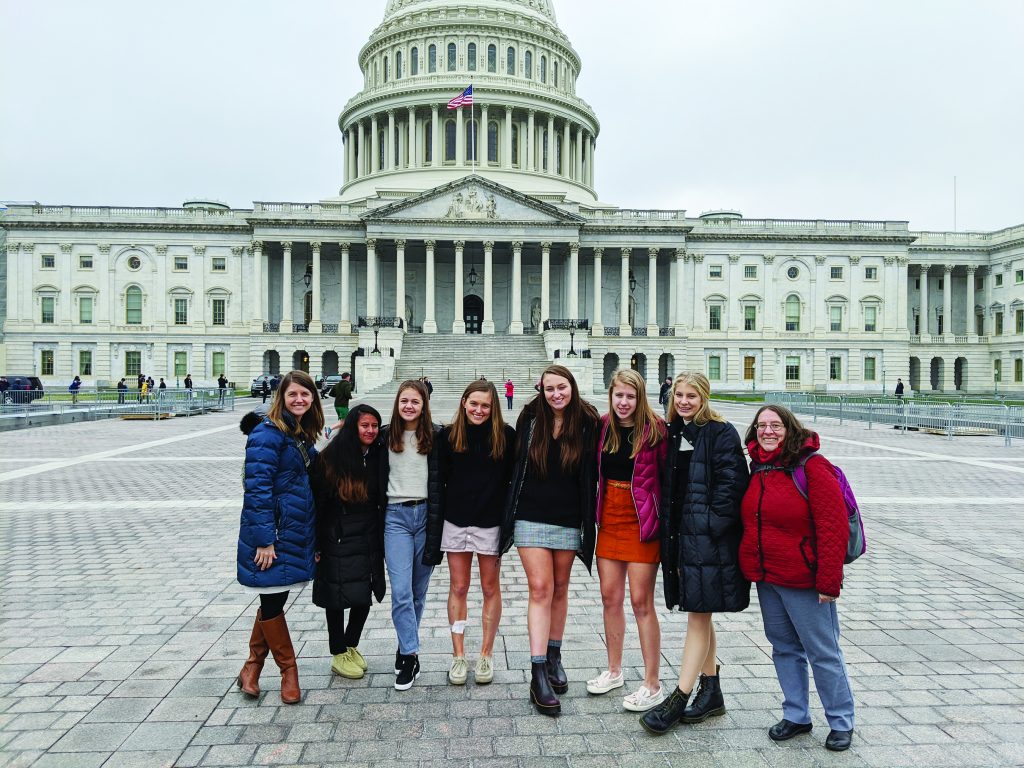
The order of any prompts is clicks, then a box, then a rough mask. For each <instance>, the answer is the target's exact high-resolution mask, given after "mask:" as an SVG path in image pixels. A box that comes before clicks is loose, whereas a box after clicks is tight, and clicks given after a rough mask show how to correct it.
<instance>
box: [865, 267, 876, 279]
mask: <svg viewBox="0 0 1024 768" xmlns="http://www.w3.org/2000/svg"><path fill="white" fill-rule="evenodd" d="M864 279H865V280H877V279H878V267H864Z"/></svg>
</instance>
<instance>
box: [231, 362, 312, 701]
mask: <svg viewBox="0 0 1024 768" xmlns="http://www.w3.org/2000/svg"><path fill="white" fill-rule="evenodd" d="M247 419H248V415H247ZM247 419H243V423H245V422H246V420H247ZM254 420H255V419H251V421H254ZM323 428H324V412H323V410H322V409H321V407H320V397H319V395H318V394H317V391H316V385H315V384H314V383H313V380H312V379H311V378H310V377H309V374H308V373H304V372H303V371H291V372H290V373H287V374H285V376H284V378H282V379H281V386H280V387H279V389H278V391H277V395H276V397H275V398H274V402H273V403H271V406H270V410H269V411H268V412H267V415H266V417H265V418H263V419H262V420H260V421H259V422H258V423H256V424H255V426H251V429H250V430H249V432H248V435H249V439H248V441H247V442H246V444H245V498H244V501H243V503H242V520H241V527H240V531H239V534H238V581H239V583H241V584H242V585H243V586H244V587H245V588H246V591H247V592H249V593H251V594H254V595H259V599H260V608H259V610H258V611H257V612H256V620H255V622H254V623H253V628H252V633H251V635H250V638H249V658H248V660H246V662H245V665H244V666H243V667H242V671H241V672H240V673H239V675H238V686H239V687H240V688H241V689H242V692H243V693H245V694H247V695H249V696H259V694H260V686H259V679H260V672H262V670H263V663H264V661H266V658H267V654H268V652H269V653H271V654H273V656H274V661H275V662H276V663H277V666H278V667H279V668H280V670H281V701H283V702H284V703H285V704H296V703H298V702H299V701H300V700H301V699H302V692H301V690H300V689H299V673H298V668H297V667H296V664H295V650H294V648H293V647H292V640H291V636H290V635H289V633H288V624H287V623H286V622H285V618H284V606H285V603H287V602H288V593H289V592H290V591H291V590H293V589H301V588H302V587H304V586H306V584H308V583H309V581H310V580H311V579H312V578H313V575H314V572H315V556H316V533H315V517H316V512H315V507H314V502H313V491H312V489H311V487H310V483H309V469H310V466H311V465H312V463H313V461H314V459H315V458H316V448H314V447H313V446H314V444H315V443H316V439H317V437H318V436H319V434H320V431H321V430H322V429H323Z"/></svg>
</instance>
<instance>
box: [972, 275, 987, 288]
mask: <svg viewBox="0 0 1024 768" xmlns="http://www.w3.org/2000/svg"><path fill="white" fill-rule="evenodd" d="M974 290H976V291H983V290H985V278H984V277H976V278H974Z"/></svg>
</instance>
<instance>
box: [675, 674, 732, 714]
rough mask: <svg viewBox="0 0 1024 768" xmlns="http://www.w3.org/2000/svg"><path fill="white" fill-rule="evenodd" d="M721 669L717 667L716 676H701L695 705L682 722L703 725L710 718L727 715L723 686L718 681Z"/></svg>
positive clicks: (688, 708) (689, 709) (693, 704)
mask: <svg viewBox="0 0 1024 768" xmlns="http://www.w3.org/2000/svg"><path fill="white" fill-rule="evenodd" d="M720 669H721V666H720V665H715V674H714V676H711V675H704V674H702V675H701V676H700V682H699V683H698V685H697V693H696V694H694V696H693V703H692V704H690V706H688V707H687V708H686V711H685V712H683V716H682V717H681V718H679V720H680V721H681V722H684V723H703V722H704V721H705V720H707V719H708V718H709V717H714V716H716V715H724V714H725V699H723V698H722V685H721V683H720V682H719V679H718V671H719V670H720Z"/></svg>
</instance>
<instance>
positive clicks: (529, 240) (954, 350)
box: [0, 0, 1024, 393]
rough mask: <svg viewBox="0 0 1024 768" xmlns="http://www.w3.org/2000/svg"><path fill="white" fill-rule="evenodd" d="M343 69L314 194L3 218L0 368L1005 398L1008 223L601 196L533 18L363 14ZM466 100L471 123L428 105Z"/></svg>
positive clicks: (473, 11) (593, 132)
mask: <svg viewBox="0 0 1024 768" xmlns="http://www.w3.org/2000/svg"><path fill="white" fill-rule="evenodd" d="M359 66H360V68H361V70H362V72H363V77H364V85H363V90H362V91H361V92H360V93H358V94H356V95H355V96H354V97H353V98H352V99H350V100H349V102H348V103H347V104H346V105H345V106H344V108H343V109H342V111H341V114H340V116H339V118H338V128H339V130H340V131H341V136H342V140H343V153H344V178H343V179H342V180H341V182H342V183H341V188H340V190H339V192H338V194H337V196H335V197H329V198H326V199H323V200H320V201H318V202H254V203H253V207H252V209H251V210H250V209H232V208H229V207H227V206H225V205H223V204H219V203H216V202H212V201H203V200H195V201H187V202H185V203H184V205H183V206H182V207H180V208H132V207H117V206H111V207H80V206H71V205H47V204H39V203H32V204H14V205H10V206H9V207H8V209H7V211H6V212H5V213H4V215H3V216H2V217H0V227H2V234H3V235H5V246H6V247H5V249H3V254H2V256H0V259H5V261H0V265H2V269H0V274H2V276H3V279H5V281H6V285H5V290H2V291H0V302H2V301H3V299H4V298H5V299H6V304H2V303H0V319H2V320H3V335H2V345H0V350H2V354H0V362H3V370H5V371H7V372H12V373H31V372H34V373H36V374H37V375H40V376H41V377H42V379H43V381H44V382H45V383H46V384H47V385H48V386H49V385H53V386H58V385H61V386H66V385H67V382H68V381H70V380H71V378H72V377H73V376H74V375H76V374H78V375H81V376H82V378H83V380H84V382H85V384H86V385H90V384H94V383H99V384H101V385H107V384H110V383H113V382H116V381H117V380H118V379H119V378H120V377H122V376H128V377H134V376H135V375H137V374H138V373H139V372H142V373H145V374H147V375H152V376H154V377H158V376H164V377H167V378H168V381H169V382H171V383H172V384H173V383H174V381H175V378H176V377H177V378H182V377H184V375H185V373H187V372H190V373H191V374H192V376H193V378H194V379H195V381H196V383H197V385H198V384H200V383H201V382H203V383H211V382H213V381H214V380H215V379H216V378H217V376H218V375H219V374H220V373H221V372H224V373H226V375H227V376H228V378H229V379H231V380H233V381H236V382H239V383H240V384H242V385H244V383H246V382H248V381H249V380H250V379H251V378H252V377H253V376H255V375H257V374H260V373H262V372H277V371H285V370H288V369H290V368H293V367H295V368H305V369H306V370H309V371H310V372H312V373H313V374H314V375H330V374H333V373H336V372H338V371H339V370H341V371H343V370H353V371H354V373H355V375H356V383H357V387H358V389H359V390H360V391H364V392H365V391H368V390H370V389H373V388H374V387H377V386H380V385H383V384H385V383H387V382H389V381H392V380H393V379H394V378H395V377H396V376H399V377H404V376H408V375H412V374H413V373H419V372H420V371H418V370H413V368H412V367H410V366H409V365H408V362H409V361H411V360H416V361H421V362H425V364H426V365H427V368H426V369H425V370H422V373H426V374H428V375H431V376H432V378H433V379H434V380H435V382H436V381H438V380H439V379H440V380H443V379H445V378H446V375H445V372H446V371H448V372H449V373H451V375H450V378H452V379H453V381H454V379H456V378H458V379H459V380H458V381H457V382H454V383H455V384H457V385H458V388H459V389H460V390H461V386H462V385H463V384H464V383H465V380H466V379H465V378H464V377H465V375H467V374H466V371H464V370H462V369H458V368H457V366H458V365H463V366H465V365H467V364H475V365H476V366H477V369H480V370H487V371H490V373H489V374H488V378H491V377H492V376H493V377H494V378H498V377H501V378H504V377H505V376H512V377H513V379H514V380H515V381H516V383H517V384H519V385H520V386H523V385H527V384H529V383H532V381H527V380H525V379H526V377H527V376H535V374H536V372H537V370H538V369H537V367H536V366H537V365H538V364H539V365H542V364H543V363H544V361H550V360H555V359H557V360H558V361H559V362H563V363H566V364H567V365H569V367H570V368H572V369H573V370H574V372H575V373H576V374H577V378H578V379H579V380H580V382H581V385H582V387H583V388H584V389H588V388H589V389H591V390H598V389H600V388H603V387H604V383H605V381H606V380H607V376H608V375H609V373H610V372H611V371H612V370H614V369H615V368H616V367H619V366H628V365H632V366H633V367H635V368H637V369H638V370H640V371H642V372H643V373H644V374H645V375H646V377H647V380H648V383H649V385H650V386H652V387H654V388H656V387H657V384H658V381H659V380H660V379H663V378H664V376H666V375H670V374H674V373H677V372H679V371H681V370H702V371H704V372H706V373H707V374H708V376H709V378H710V379H711V380H712V383H713V386H714V387H715V389H716V390H720V391H727V390H733V391H738V390H751V389H758V390H760V389H799V390H816V391H823V390H836V391H850V392H857V391H866V392H878V393H881V392H882V391H888V392H891V391H892V389H893V387H894V385H895V383H896V378H897V377H902V379H903V380H904V382H905V383H906V384H907V385H908V387H909V388H910V389H912V390H925V391H928V390H941V391H944V392H951V391H955V390H964V391H975V392H982V391H989V392H990V391H992V390H993V389H994V388H996V389H998V390H999V391H1003V390H1004V389H1005V390H1017V391H1024V225H1019V226H1015V227H1010V228H1008V229H1003V230H999V231H996V232H915V231H912V230H911V229H910V228H909V227H908V223H907V222H905V221H860V220H792V219H747V218H743V217H742V216H741V215H740V214H739V213H737V212H732V211H716V212H710V213H704V214H702V215H699V216H696V215H687V212H686V211H683V210H637V209H632V208H620V207H618V206H616V205H613V204H609V203H606V202H603V201H601V200H600V199H599V197H598V192H597V190H596V189H595V186H594V178H595V173H594V170H595V165H596V163H597V161H598V148H599V143H598V136H599V134H600V123H599V122H598V119H597V116H596V115H595V114H594V111H593V110H592V109H591V107H590V106H589V105H588V104H587V102H586V101H584V100H583V99H582V98H581V97H580V96H579V95H577V93H576V79H577V77H578V75H579V72H580V68H581V60H580V56H579V54H578V53H577V52H576V51H575V50H574V49H573V47H572V45H571V44H570V42H569V40H568V38H567V37H566V36H565V34H564V33H563V32H562V31H561V29H560V28H559V26H558V23H557V20H556V18H555V12H554V8H553V6H552V3H551V0H389V2H388V4H387V7H386V10H385V13H384V19H383V21H382V22H381V24H380V25H379V26H378V27H377V28H376V29H375V30H374V31H373V33H372V34H371V35H370V38H369V40H368V41H367V43H366V45H364V46H363V48H362V50H361V51H360V53H359ZM470 83H472V84H473V86H474V89H475V103H474V104H473V106H472V107H469V106H468V105H467V106H463V107H462V108H460V109H457V110H449V109H447V108H446V105H447V102H448V101H449V100H450V99H451V98H452V97H454V96H457V95H458V94H459V93H460V92H461V91H462V90H463V89H464V88H465V87H466V85H468V84H470ZM611 192H614V190H612V191H611ZM607 193H608V191H607V190H606V191H605V194H607ZM453 344H454V346H453ZM453 350H455V351H454V352H453ZM460 350H461V351H460ZM4 357H5V359H4ZM531 364H532V367H530V365H531ZM517 365H520V366H523V367H520V368H517V367H516V366H517ZM488 366H489V367H488ZM452 371H454V372H452ZM460 377H461V378H460Z"/></svg>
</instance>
